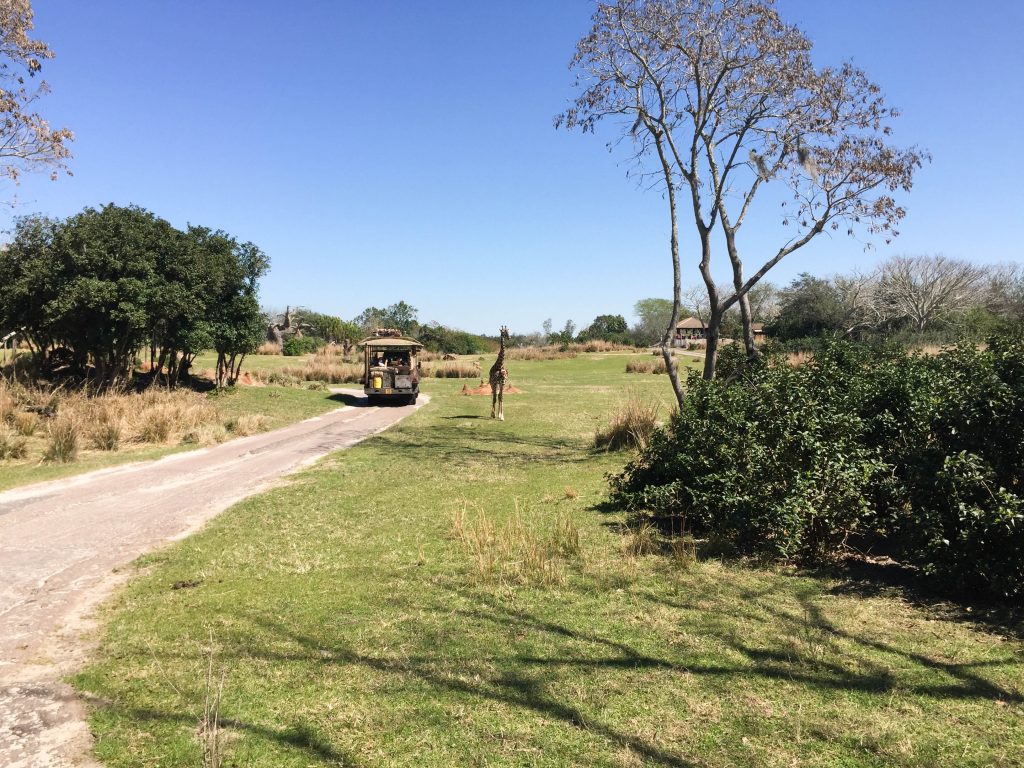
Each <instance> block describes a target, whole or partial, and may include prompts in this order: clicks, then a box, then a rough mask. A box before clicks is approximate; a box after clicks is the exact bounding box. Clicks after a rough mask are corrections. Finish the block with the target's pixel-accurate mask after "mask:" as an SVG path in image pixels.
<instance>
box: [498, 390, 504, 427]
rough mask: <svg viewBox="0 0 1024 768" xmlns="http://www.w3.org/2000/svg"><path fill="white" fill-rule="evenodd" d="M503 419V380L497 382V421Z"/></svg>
mask: <svg viewBox="0 0 1024 768" xmlns="http://www.w3.org/2000/svg"><path fill="white" fill-rule="evenodd" d="M504 420H505V382H504V381H502V382H501V383H500V384H498V421H504Z"/></svg>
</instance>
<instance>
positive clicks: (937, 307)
mask: <svg viewBox="0 0 1024 768" xmlns="http://www.w3.org/2000/svg"><path fill="white" fill-rule="evenodd" d="M984 274H985V271H984V270H983V269H982V268H981V267H977V266H975V265H973V264H969V263H968V262H966V261H960V260H959V259H950V258H947V257H946V256H942V255H938V256H895V257H893V258H891V259H889V260H888V261H887V262H886V263H885V264H883V265H882V268H881V274H880V275H879V285H878V290H877V301H878V304H879V308H880V311H881V312H883V313H884V314H885V316H886V317H887V318H888V319H889V320H907V321H909V322H911V323H912V324H913V325H914V327H915V328H916V329H917V330H918V331H923V330H925V328H927V327H928V326H929V325H933V324H934V323H935V322H936V321H939V320H944V319H946V318H948V317H951V316H954V315H958V314H962V313H964V312H966V311H967V310H968V309H970V308H971V307H972V306H974V305H976V304H977V303H978V302H979V299H980V287H981V279H982V277H983V276H984Z"/></svg>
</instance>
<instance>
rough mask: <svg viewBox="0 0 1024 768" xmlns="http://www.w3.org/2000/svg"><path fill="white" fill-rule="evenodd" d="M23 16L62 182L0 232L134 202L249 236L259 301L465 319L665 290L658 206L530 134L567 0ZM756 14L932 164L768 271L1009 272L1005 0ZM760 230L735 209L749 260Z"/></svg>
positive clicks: (767, 231) (915, 0)
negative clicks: (876, 86) (53, 129)
mask: <svg viewBox="0 0 1024 768" xmlns="http://www.w3.org/2000/svg"><path fill="white" fill-rule="evenodd" d="M34 5H35V6H36V36H37V37H39V38H40V39H42V40H45V41H46V42H48V43H49V44H50V45H51V47H52V48H53V49H54V51H55V52H56V54H57V58H56V59H54V60H53V61H51V62H48V63H47V64H46V66H45V67H44V70H43V75H44V77H45V78H46V80H47V81H48V82H49V83H50V85H51V87H52V89H53V92H52V93H51V94H50V95H49V96H47V97H46V99H45V100H43V102H41V111H42V112H43V113H44V114H45V115H46V116H47V117H48V118H49V119H50V120H51V122H52V123H54V124H61V125H67V126H68V127H70V128H71V129H72V130H73V131H75V133H76V136H77V140H76V141H75V143H74V145H73V151H74V153H75V158H74V160H73V161H72V166H71V167H72V171H73V173H74V176H73V177H71V178H66V177H65V178H61V179H60V180H59V181H57V182H50V181H48V180H46V179H45V178H43V177H35V178H26V179H25V180H24V181H23V183H22V184H21V186H20V187H19V188H17V189H16V190H15V189H13V188H10V189H7V190H4V193H5V197H4V198H3V199H10V198H12V197H14V196H15V195H16V197H17V204H16V206H15V207H13V208H12V209H10V210H9V211H7V212H5V213H3V219H4V220H3V221H2V222H0V224H2V226H3V227H4V228H8V227H9V224H10V220H11V218H12V216H14V215H18V214H25V213H30V212H36V211H40V212H44V213H47V214H50V215H55V216H66V215H69V214H71V213H74V212H75V211H78V210H80V209H81V208H83V207H84V206H87V205H100V204H103V203H106V202H115V203H119V204H128V203H135V204H138V205H142V206H144V207H146V208H148V209H150V210H152V211H154V212H155V213H157V214H159V215H161V216H163V217H165V218H167V219H169V220H170V221H171V222H172V223H173V224H176V225H178V226H184V225H185V224H186V223H194V224H204V225H207V226H211V227H216V228H223V229H225V230H227V231H228V232H231V233H232V234H234V235H236V236H237V237H239V238H240V239H243V240H252V241H253V242H255V243H257V244H258V245H259V246H260V247H262V248H263V249H264V250H265V251H266V252H267V253H268V254H269V255H270V257H271V260H272V268H271V272H270V274H269V275H268V276H267V278H265V280H264V282H263V288H262V294H263V300H264V302H265V303H266V304H269V305H273V306H279V307H283V306H284V305H285V304H303V305H306V306H309V307H312V308H314V309H317V310H319V311H323V312H328V313H332V314H338V315H341V316H342V317H346V318H351V317H353V316H354V315H356V314H357V313H359V312H360V311H361V310H362V309H363V308H364V307H366V306H368V305H377V306H383V305H386V304H390V303H393V302H395V301H398V300H399V299H403V300H405V301H408V302H409V303H411V304H413V305H414V306H416V307H418V308H419V310H420V319H421V321H435V320H436V321H439V322H442V323H445V324H447V325H452V326H455V327H459V328H464V329H466V330H470V331H478V332H486V333H495V332H496V329H497V327H498V326H499V325H501V324H507V325H509V326H510V327H511V328H512V329H513V331H516V332H528V331H531V330H536V329H539V328H540V325H541V323H542V322H543V320H544V319H545V318H548V317H551V318H553V319H554V323H555V325H556V327H560V326H561V325H562V324H563V323H564V321H565V320H566V319H567V318H572V319H573V320H575V321H576V322H577V324H580V325H586V324H588V323H589V322H590V320H592V319H593V317H594V316H595V315H598V314H604V313H621V314H624V315H626V316H627V318H630V319H631V312H632V306H633V304H634V302H635V301H636V300H637V299H640V298H644V297H647V296H668V295H670V290H671V267H670V262H669V256H668V247H667V215H666V212H665V205H664V202H663V201H662V199H661V195H660V194H659V193H657V192H643V191H640V190H638V189H637V187H636V186H635V184H634V183H633V182H631V181H629V180H627V179H626V178H625V171H626V166H625V165H624V164H623V162H622V161H623V160H624V158H623V157H622V156H620V155H616V154H609V153H608V151H607V149H606V147H605V139H604V138H602V137H600V136H599V137H594V136H591V135H587V136H583V135H579V134H575V133H567V132H565V131H556V130H554V129H553V127H552V117H553V116H554V115H555V114H556V113H558V112H560V111H561V110H562V109H563V108H564V107H565V105H566V104H567V102H568V100H569V99H571V98H572V96H573V90H572V87H571V84H572V75H571V73H570V72H569V71H568V69H567V64H568V61H569V58H570V57H571V55H572V52H573V47H574V45H575V42H576V40H577V39H578V38H579V37H580V35H581V34H582V33H583V32H585V31H586V30H587V29H588V28H589V17H590V13H591V9H592V4H591V3H590V2H587V1H586V0H526V1H523V2H516V3H500V2H480V1H479V0H464V1H463V2H455V1H454V0H451V1H447V2H446V1H444V0H439V1H437V2H431V3H424V2H418V1H414V0H394V1H392V2H379V3H357V2H341V1H340V0H338V1H337V2H328V1H327V0H323V1H320V2H313V1H312V0H306V1H302V0H296V2H294V3H281V2H280V0H277V1H275V2H263V1H262V0H246V1H245V2H242V0H235V1H234V2H227V1H226V0H225V1H223V2H202V1H200V0H179V1H178V2H174V3H169V2H125V1H124V0H120V2H112V1H110V0H90V2H87V3H84V2H80V1H74V0H36V3H35V4H34ZM779 7H780V10H781V12H782V13H783V15H784V16H785V18H787V20H790V21H794V22H796V23H798V24H799V25H800V26H801V27H802V28H803V29H804V30H805V31H806V32H807V33H808V34H809V35H810V37H811V38H812V40H814V42H815V58H816V60H817V61H818V63H821V64H825V63H839V62H840V61H842V60H843V59H846V58H850V59H852V60H853V61H854V62H855V63H857V64H858V65H860V66H861V67H863V68H864V69H866V70H867V71H868V73H869V74H870V75H871V77H872V78H873V79H874V80H875V81H876V82H878V83H880V84H881V85H882V87H883V90H884V92H885V94H886V96H887V98H888V100H889V102H890V103H892V104H895V105H897V106H899V107H900V108H901V109H902V110H903V116H902V117H901V119H900V120H899V121H897V123H896V129H897V132H896V137H895V138H896V139H897V140H898V141H899V142H900V143H904V144H918V145H921V146H923V147H925V148H927V149H928V150H930V152H931V153H932V155H933V158H934V159H933V161H932V163H931V164H930V165H928V166H926V167H925V168H924V169H923V170H922V171H921V172H920V173H919V175H918V177H917V181H916V184H915V187H914V190H913V191H912V193H911V194H910V195H909V196H908V197H907V198H906V199H905V200H904V201H903V202H905V204H906V206H907V208H908V210H909V216H908V218H907V220H906V221H905V222H904V224H903V226H902V227H901V228H900V229H901V232H902V235H901V236H900V237H899V238H898V239H897V240H896V241H895V242H894V243H893V245H891V246H885V245H884V244H883V243H881V242H879V243H878V247H877V249H876V250H874V251H871V252H868V253H865V252H864V250H863V246H862V245H861V244H859V243H857V242H854V241H851V240H848V239H846V238H833V239H827V238H819V239H818V240H817V241H815V243H814V244H812V245H811V246H809V247H808V248H806V249H804V250H803V251H800V252H798V253H797V254H794V255H793V256H791V257H790V258H789V260H788V261H784V262H783V263H782V264H780V265H779V266H778V267H777V268H776V269H775V270H774V271H773V272H772V273H771V279H772V280H773V281H774V282H776V283H779V284H785V283H786V282H788V281H789V280H791V279H792V278H793V277H794V276H796V275H797V274H798V273H800V272H803V271H809V272H812V273H816V274H827V273H831V272H836V271H845V270H848V269H851V268H853V267H854V266H858V265H859V266H870V265H871V264H873V263H874V262H875V261H877V260H878V259H881V258H884V257H885V256H887V255H891V254H893V253H938V252H942V253H946V254H948V255H951V256H956V257H962V258H966V259H971V260H974V261H978V262H1005V261H1024V252H1022V246H1021V243H1022V241H1024V214H1022V213H1021V211H1022V209H1024V193H1022V191H1021V189H1022V186H1021V179H1022V177H1024V150H1022V149H1021V148H1020V146H1019V144H1020V139H1021V129H1020V126H1021V125H1022V124H1024V106H1022V105H1024V53H1022V50H1024V49H1022V47H1021V46H1020V43H1019V39H1018V37H1019V34H1020V30H1021V29H1024V4H1020V3H1017V2H1009V1H1002V0H999V1H997V0H989V1H987V2H986V1H983V2H976V3H963V2H948V1H946V0H902V1H901V2H888V1H886V2H883V1H882V0H860V1H859V2H857V3H834V2H820V1H819V2H813V1H812V0H780V3H779ZM782 234H783V232H781V231H780V229H779V228H778V227H777V226H775V225H774V224H773V223H771V222H767V221H766V222H765V223H764V224H763V225H762V223H761V222H760V221H759V222H758V226H757V227H756V228H751V230H750V231H749V232H748V233H747V238H748V242H747V247H748V249H749V251H750V254H751V255H753V254H754V253H756V252H757V251H758V250H759V248H760V247H762V246H763V247H764V248H765V249H766V250H771V247H772V245H775V247H777V245H778V242H779V238H780V237H781V236H782ZM683 244H684V261H685V262H686V265H685V266H684V282H688V283H696V282H697V281H698V275H697V272H696V269H695V267H694V263H695V259H694V258H693V256H692V250H691V251H690V252H689V253H688V252H687V251H686V250H685V248H686V246H687V244H688V241H687V240H686V239H685V237H684V241H683ZM752 261H753V260H751V263H752Z"/></svg>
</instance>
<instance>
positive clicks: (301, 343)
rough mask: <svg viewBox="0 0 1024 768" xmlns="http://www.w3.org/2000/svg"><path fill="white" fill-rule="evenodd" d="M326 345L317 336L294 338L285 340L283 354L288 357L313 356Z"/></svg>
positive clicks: (282, 347)
mask: <svg viewBox="0 0 1024 768" xmlns="http://www.w3.org/2000/svg"><path fill="white" fill-rule="evenodd" d="M326 343H327V342H326V341H324V340H323V339H321V338H319V337H317V336H292V337H290V338H287V339H285V340H284V343H283V344H282V345H281V352H282V353H283V354H284V355H285V356H287V357H297V356H299V355H311V354H313V353H314V352H316V351H317V350H318V349H320V347H322V346H324V345H325V344H326Z"/></svg>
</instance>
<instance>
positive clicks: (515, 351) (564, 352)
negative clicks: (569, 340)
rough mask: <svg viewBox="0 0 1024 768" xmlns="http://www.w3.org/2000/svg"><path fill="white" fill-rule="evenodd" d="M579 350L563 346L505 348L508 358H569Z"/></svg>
mask: <svg viewBox="0 0 1024 768" xmlns="http://www.w3.org/2000/svg"><path fill="white" fill-rule="evenodd" d="M577 354H578V352H576V350H573V349H568V348H566V349H562V348H561V347H554V346H550V347H512V348H511V349H506V350H505V359H506V360H569V359H571V358H574V357H576V355H577Z"/></svg>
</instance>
